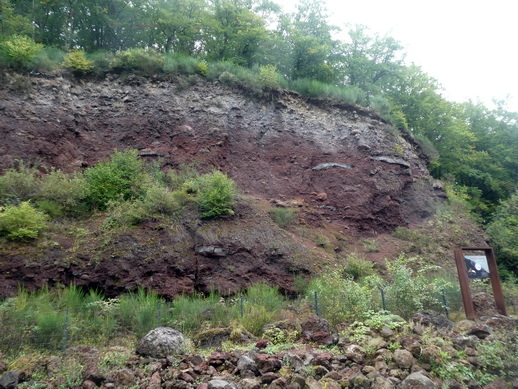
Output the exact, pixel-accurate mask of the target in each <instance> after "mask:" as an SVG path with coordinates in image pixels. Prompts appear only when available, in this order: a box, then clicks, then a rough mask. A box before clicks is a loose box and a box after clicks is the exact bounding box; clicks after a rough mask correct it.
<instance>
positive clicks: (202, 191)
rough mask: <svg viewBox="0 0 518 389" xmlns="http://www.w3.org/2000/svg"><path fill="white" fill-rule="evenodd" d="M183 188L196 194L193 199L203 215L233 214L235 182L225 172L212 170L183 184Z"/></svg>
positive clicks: (235, 192)
mask: <svg viewBox="0 0 518 389" xmlns="http://www.w3.org/2000/svg"><path fill="white" fill-rule="evenodd" d="M183 188H184V190H186V191H187V192H190V193H194V194H195V195H196V198H195V201H196V203H197V204H198V207H199V208H200V211H201V212H202V216H203V217H209V218H210V217H220V216H224V215H233V214H234V211H233V209H232V208H233V207H234V205H235V203H236V195H237V190H236V184H235V183H234V181H233V180H232V179H230V178H229V177H228V176H227V175H226V174H224V173H222V172H220V171H217V170H215V171H213V172H212V173H209V174H203V175H201V176H199V177H198V178H195V179H194V180H191V181H187V182H185V183H184V184H183Z"/></svg>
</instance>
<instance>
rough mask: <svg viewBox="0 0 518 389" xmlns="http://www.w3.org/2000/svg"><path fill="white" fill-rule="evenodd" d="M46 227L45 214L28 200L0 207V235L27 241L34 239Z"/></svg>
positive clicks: (14, 239)
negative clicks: (16, 204) (15, 204)
mask: <svg viewBox="0 0 518 389" xmlns="http://www.w3.org/2000/svg"><path fill="white" fill-rule="evenodd" d="M46 228H47V216H46V215H45V214H44V213H43V212H41V211H38V210H37V209H35V208H33V207H32V206H31V204H30V203H29V202H28V201H24V202H22V203H21V204H20V205H19V206H9V205H8V206H6V207H5V208H0V235H4V236H5V237H6V238H7V239H9V240H13V241H19V242H27V241H30V240H33V239H36V238H37V237H38V235H39V234H40V233H41V232H42V231H44V230H45V229H46Z"/></svg>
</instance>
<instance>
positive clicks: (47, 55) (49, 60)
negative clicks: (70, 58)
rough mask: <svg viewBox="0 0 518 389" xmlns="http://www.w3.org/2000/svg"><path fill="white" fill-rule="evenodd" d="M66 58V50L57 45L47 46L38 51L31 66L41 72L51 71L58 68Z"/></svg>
mask: <svg viewBox="0 0 518 389" xmlns="http://www.w3.org/2000/svg"><path fill="white" fill-rule="evenodd" d="M64 59H65V52H64V51H63V50H61V49H58V48H57V47H45V48H44V49H43V50H42V51H40V52H39V53H38V55H37V56H36V58H35V59H34V61H33V64H32V66H31V68H32V69H34V70H38V71H41V72H51V71H54V70H57V69H58V68H59V67H60V65H61V63H62V62H63V60H64Z"/></svg>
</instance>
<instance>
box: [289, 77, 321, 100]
mask: <svg viewBox="0 0 518 389" xmlns="http://www.w3.org/2000/svg"><path fill="white" fill-rule="evenodd" d="M290 87H291V88H292V89H294V90H295V91H297V92H299V93H302V94H303V95H305V96H309V97H320V96H324V95H325V87H326V85H325V84H323V83H321V82H320V81H315V80H310V79H308V78H299V79H297V80H294V81H292V82H291V83H290Z"/></svg>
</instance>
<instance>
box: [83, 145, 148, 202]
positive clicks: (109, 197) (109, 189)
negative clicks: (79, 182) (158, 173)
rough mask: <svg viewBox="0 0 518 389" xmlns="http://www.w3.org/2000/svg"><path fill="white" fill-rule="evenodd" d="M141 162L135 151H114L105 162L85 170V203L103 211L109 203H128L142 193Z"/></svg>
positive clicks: (142, 174) (142, 175)
mask: <svg viewBox="0 0 518 389" xmlns="http://www.w3.org/2000/svg"><path fill="white" fill-rule="evenodd" d="M143 177H144V171H143V163H142V160H141V159H140V158H139V157H138V152H137V151H136V150H126V151H116V152H115V153H114V154H113V155H112V156H111V157H110V159H109V160H108V161H106V162H99V163H98V164H97V165H95V166H93V167H91V168H88V169H87V170H86V171H85V179H86V188H87V191H88V197H87V200H88V202H89V203H90V204H91V205H92V206H96V207H99V208H100V209H106V207H107V205H108V203H109V202H111V201H118V200H130V199H134V198H136V197H137V196H138V195H140V194H141V193H142V181H143Z"/></svg>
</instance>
